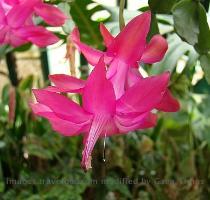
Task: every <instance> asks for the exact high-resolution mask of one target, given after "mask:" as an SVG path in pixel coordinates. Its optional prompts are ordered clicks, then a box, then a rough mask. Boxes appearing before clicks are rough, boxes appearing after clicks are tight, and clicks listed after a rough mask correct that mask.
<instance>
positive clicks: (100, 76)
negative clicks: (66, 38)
mask: <svg viewBox="0 0 210 200" xmlns="http://www.w3.org/2000/svg"><path fill="white" fill-rule="evenodd" d="M62 76H63V77H64V75H62ZM61 78H62V77H61V76H57V75H54V76H51V79H52V80H53V82H54V83H55V84H56V85H57V86H59V87H60V88H63V91H68V92H78V93H81V94H82V101H83V105H82V107H80V106H79V105H78V104H76V103H74V102H73V101H72V100H70V99H68V98H67V97H65V96H63V95H61V94H58V93H56V92H55V91H56V89H57V88H56V87H51V88H48V89H47V90H46V89H45V90H33V92H34V95H35V97H36V100H37V103H35V104H31V106H32V109H33V112H34V113H35V114H36V115H38V116H41V117H44V118H46V119H48V120H49V121H50V123H51V125H52V127H53V129H54V130H55V131H58V132H60V133H61V134H63V135H65V136H75V135H78V134H80V133H83V137H84V150H83V154H82V162H81V166H82V167H83V168H84V169H85V170H88V169H89V168H90V164H91V163H90V160H91V159H90V158H91V153H92V151H93V148H94V145H95V143H96V141H97V140H98V138H100V137H105V136H111V135H115V134H126V133H128V132H129V131H134V130H136V129H145V128H150V127H153V126H155V124H156V115H155V114H153V113H152V112H151V111H152V110H153V109H154V108H155V107H156V106H157V105H159V104H160V102H161V100H162V98H163V96H164V94H165V93H166V91H167V85H168V81H169V73H168V72H166V73H163V74H161V75H158V76H151V77H148V78H142V79H140V80H139V81H138V82H137V83H136V84H134V85H133V86H131V87H130V88H128V89H127V90H126V92H125V93H124V94H123V95H122V96H121V97H120V98H118V99H117V98H116V95H115V91H114V88H113V84H112V82H111V81H110V80H108V79H107V77H106V68H105V64H104V61H103V58H101V59H100V60H99V63H98V64H97V65H96V67H95V68H94V69H93V71H92V73H91V74H90V76H89V78H88V79H87V81H83V80H80V79H76V78H73V77H69V76H66V78H65V81H66V83H64V82H63V81H61ZM49 90H52V91H49Z"/></svg>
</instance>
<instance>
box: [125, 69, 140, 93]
mask: <svg viewBox="0 0 210 200" xmlns="http://www.w3.org/2000/svg"><path fill="white" fill-rule="evenodd" d="M142 78H143V76H142V75H141V73H140V72H139V70H138V68H134V67H130V68H129V70H128V74H127V82H126V89H128V88H130V87H132V86H133V85H135V84H136V83H137V82H138V81H139V79H142Z"/></svg>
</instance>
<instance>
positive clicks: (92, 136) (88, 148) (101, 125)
mask: <svg viewBox="0 0 210 200" xmlns="http://www.w3.org/2000/svg"><path fill="white" fill-rule="evenodd" d="M107 121H109V119H107V118H104V116H103V115H96V116H95V117H94V119H93V122H92V125H91V128H90V131H89V133H87V134H86V136H85V138H84V142H83V143H84V150H83V152H82V162H81V166H82V168H83V169H84V170H85V171H87V170H88V169H89V168H91V153H92V151H93V148H94V146H95V144H96V141H97V140H98V138H99V137H100V136H101V135H103V133H104V131H106V124H107Z"/></svg>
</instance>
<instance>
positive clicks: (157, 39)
mask: <svg viewBox="0 0 210 200" xmlns="http://www.w3.org/2000/svg"><path fill="white" fill-rule="evenodd" d="M167 49H168V43H167V41H166V39H165V38H163V37H162V36H161V35H155V36H153V38H152V39H151V41H150V42H149V44H148V45H147V47H146V49H145V51H144V53H143V55H142V57H141V61H142V62H144V63H149V64H152V63H155V62H159V61H160V60H162V59H163V57H164V55H165V53H166V51H167Z"/></svg>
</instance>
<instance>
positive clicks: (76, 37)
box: [71, 27, 112, 66]
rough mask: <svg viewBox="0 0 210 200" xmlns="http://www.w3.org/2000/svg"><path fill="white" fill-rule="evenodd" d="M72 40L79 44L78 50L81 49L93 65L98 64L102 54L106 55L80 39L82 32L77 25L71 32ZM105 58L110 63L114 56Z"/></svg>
mask: <svg viewBox="0 0 210 200" xmlns="http://www.w3.org/2000/svg"><path fill="white" fill-rule="evenodd" d="M71 40H72V41H73V42H74V44H75V45H76V46H77V48H78V50H79V51H81V52H82V54H83V55H84V56H85V58H86V59H87V61H88V63H90V64H91V65H93V66H95V65H97V63H98V61H99V59H100V58H101V56H103V55H104V53H103V52H102V51H99V50H96V49H94V48H91V47H89V46H88V45H86V44H84V43H82V42H81V41H80V34H79V30H78V28H77V27H75V28H74V30H73V31H72V33H71ZM104 59H105V62H106V63H109V62H110V61H111V59H112V58H108V57H105V58H104Z"/></svg>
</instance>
